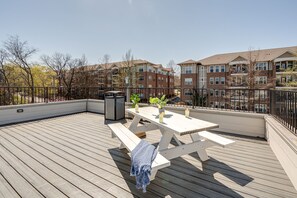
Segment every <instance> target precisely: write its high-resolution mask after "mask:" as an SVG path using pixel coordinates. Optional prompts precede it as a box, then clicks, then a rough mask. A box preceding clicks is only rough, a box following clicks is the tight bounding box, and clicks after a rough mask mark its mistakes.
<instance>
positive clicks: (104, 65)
mask: <svg viewBox="0 0 297 198" xmlns="http://www.w3.org/2000/svg"><path fill="white" fill-rule="evenodd" d="M99 62H100V63H101V64H100V68H99V71H98V75H99V76H98V78H99V79H98V81H99V84H100V85H101V86H102V87H107V85H108V75H110V68H109V65H110V55H108V54H105V55H104V56H103V57H102V59H101V60H99Z"/></svg>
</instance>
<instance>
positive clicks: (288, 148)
mask: <svg viewBox="0 0 297 198" xmlns="http://www.w3.org/2000/svg"><path fill="white" fill-rule="evenodd" d="M265 120H266V131H267V133H266V139H267V141H268V143H269V145H270V147H271V149H272V150H273V152H274V154H275V155H276V157H277V159H278V160H279V162H280V163H281V165H282V167H283V168H284V170H285V171H286V173H287V175H288V177H289V178H290V180H291V182H292V183H293V185H294V187H295V188H296V190H297V137H296V136H295V135H293V134H292V133H291V132H290V131H289V130H288V129H286V128H285V127H284V126H283V125H281V124H280V123H279V122H278V121H277V120H276V119H275V118H273V117H272V116H265Z"/></svg>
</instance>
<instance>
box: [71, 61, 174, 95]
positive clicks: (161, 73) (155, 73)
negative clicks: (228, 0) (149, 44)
mask: <svg viewBox="0 0 297 198" xmlns="http://www.w3.org/2000/svg"><path fill="white" fill-rule="evenodd" d="M131 64H132V66H131V69H130V70H131V72H132V74H131V75H130V76H132V80H131V82H132V84H131V85H130V87H131V88H132V93H133V92H135V93H139V94H140V96H141V97H142V98H143V99H148V98H149V97H150V96H162V95H163V94H166V95H168V96H171V95H173V93H174V90H173V87H174V72H173V70H172V69H170V68H164V67H163V66H162V65H161V64H154V63H151V62H149V61H146V60H140V59H138V60H133V61H131ZM126 68H127V62H125V61H121V62H112V63H106V64H97V65H90V66H84V67H83V68H82V69H83V70H84V72H86V73H88V75H89V78H90V79H92V81H91V84H89V85H88V86H99V87H103V88H123V87H126V86H127V85H126V80H125V78H126V75H125V74H126V73H125V72H124V70H125V69H126ZM79 72H81V71H79ZM79 80H80V79H78V80H77V81H76V84H78V81H79ZM148 88H149V89H148Z"/></svg>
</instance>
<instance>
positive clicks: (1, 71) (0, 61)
mask: <svg viewBox="0 0 297 198" xmlns="http://www.w3.org/2000/svg"><path fill="white" fill-rule="evenodd" d="M7 57H8V54H7V53H6V51H5V50H3V49H0V75H1V76H0V78H1V79H3V80H1V81H2V82H3V84H4V85H5V86H7V87H10V81H9V79H8V70H7V62H6V61H7ZM1 81H0V82H1Z"/></svg>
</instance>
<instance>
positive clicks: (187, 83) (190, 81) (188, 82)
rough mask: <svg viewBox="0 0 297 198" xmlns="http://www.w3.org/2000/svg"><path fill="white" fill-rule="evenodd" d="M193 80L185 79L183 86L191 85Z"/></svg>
mask: <svg viewBox="0 0 297 198" xmlns="http://www.w3.org/2000/svg"><path fill="white" fill-rule="evenodd" d="M192 84H193V79H192V78H185V85H192Z"/></svg>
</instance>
